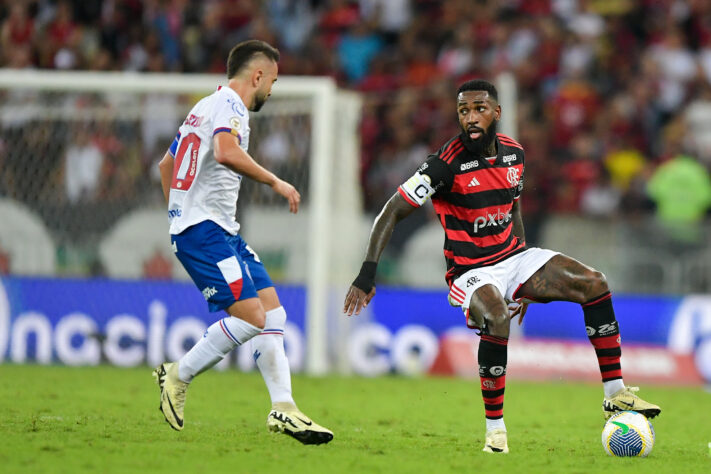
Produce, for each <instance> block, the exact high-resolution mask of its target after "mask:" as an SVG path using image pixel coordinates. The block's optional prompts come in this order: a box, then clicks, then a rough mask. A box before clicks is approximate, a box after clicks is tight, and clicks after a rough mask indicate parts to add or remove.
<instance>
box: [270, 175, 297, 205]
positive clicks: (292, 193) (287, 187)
mask: <svg viewBox="0 0 711 474" xmlns="http://www.w3.org/2000/svg"><path fill="white" fill-rule="evenodd" d="M272 189H273V190H274V192H275V193H277V194H280V195H281V196H283V197H285V198H286V200H287V201H289V212H291V213H293V214H296V213H297V212H299V203H300V202H301V194H299V191H297V190H296V188H295V187H294V186H292V185H291V184H289V183H287V182H286V181H283V180H281V179H277V180H276V181H275V182H274V184H272Z"/></svg>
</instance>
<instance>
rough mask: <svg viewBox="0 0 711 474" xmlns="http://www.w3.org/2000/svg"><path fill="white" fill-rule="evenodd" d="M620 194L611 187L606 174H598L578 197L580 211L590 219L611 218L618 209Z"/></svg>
mask: <svg viewBox="0 0 711 474" xmlns="http://www.w3.org/2000/svg"><path fill="white" fill-rule="evenodd" d="M621 199H622V193H620V190H619V189H617V188H616V187H615V186H613V185H612V181H610V177H609V175H608V174H607V173H599V174H598V176H597V179H596V180H595V181H594V182H592V183H590V184H589V185H588V187H587V188H585V190H584V191H583V193H582V195H581V197H580V210H581V211H582V212H583V214H585V215H588V216H591V217H599V218H609V217H613V216H614V215H615V214H616V213H617V210H618V209H619V208H620V201H621Z"/></svg>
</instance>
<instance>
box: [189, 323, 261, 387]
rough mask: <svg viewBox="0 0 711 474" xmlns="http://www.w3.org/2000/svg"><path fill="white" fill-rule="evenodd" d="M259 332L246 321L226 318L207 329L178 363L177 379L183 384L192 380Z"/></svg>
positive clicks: (259, 330)
mask: <svg viewBox="0 0 711 474" xmlns="http://www.w3.org/2000/svg"><path fill="white" fill-rule="evenodd" d="M260 332H261V329H259V328H258V327H255V326H252V325H251V324H249V323H248V322H247V321H243V320H242V319H239V318H235V317H232V316H227V317H226V318H222V319H220V320H219V321H217V322H216V323H215V324H213V325H212V326H210V327H209V328H207V331H205V334H203V336H202V339H200V340H199V341H198V342H197V343H196V344H195V345H194V346H193V347H192V349H190V350H189V351H188V353H187V354H185V355H184V356H183V357H182V358H181V359H180V361H179V363H178V378H180V380H182V381H183V382H190V381H192V379H193V378H194V377H195V376H196V375H198V374H200V373H202V372H204V371H206V370H207V369H209V368H210V367H212V366H213V365H215V364H217V363H218V362H219V361H221V360H222V359H223V358H224V357H225V356H226V355H227V354H229V353H230V351H231V350H232V349H234V348H235V347H236V346H237V345H240V344H243V343H244V342H246V341H248V340H250V339H251V338H252V337H254V336H256V335H257V334H259V333H260Z"/></svg>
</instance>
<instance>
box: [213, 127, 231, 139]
mask: <svg viewBox="0 0 711 474" xmlns="http://www.w3.org/2000/svg"><path fill="white" fill-rule="evenodd" d="M220 132H228V133H232V129H231V128H228V127H220V128H216V129H215V131H214V132H212V136H213V137H214V136H215V135H217V134H218V133H220Z"/></svg>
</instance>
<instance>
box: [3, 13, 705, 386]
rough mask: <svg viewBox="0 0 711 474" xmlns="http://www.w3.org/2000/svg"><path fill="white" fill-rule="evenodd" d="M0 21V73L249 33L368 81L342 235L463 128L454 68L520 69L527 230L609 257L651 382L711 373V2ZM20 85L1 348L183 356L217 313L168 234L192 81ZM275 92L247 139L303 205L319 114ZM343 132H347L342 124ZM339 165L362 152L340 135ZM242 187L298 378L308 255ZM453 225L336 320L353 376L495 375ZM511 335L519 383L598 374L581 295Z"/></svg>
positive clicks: (508, 108)
mask: <svg viewBox="0 0 711 474" xmlns="http://www.w3.org/2000/svg"><path fill="white" fill-rule="evenodd" d="M0 18H2V26H1V27H0V42H1V43H0V44H1V49H0V65H1V66H2V67H3V68H4V69H5V70H12V71H19V70H23V71H24V72H27V71H34V74H35V75H36V76H37V77H40V78H41V77H48V78H51V76H49V75H47V76H42V75H43V73H45V72H48V70H71V71H125V72H126V73H129V72H130V73H139V72H140V73H146V74H149V73H166V72H169V73H185V75H187V74H190V73H204V72H209V73H217V74H221V73H223V72H224V58H225V57H226V54H227V52H228V51H229V49H230V48H231V46H232V45H234V44H235V43H236V42H238V41H240V40H243V39H247V38H259V39H264V40H266V41H269V42H270V43H272V44H274V45H276V46H277V47H278V48H279V49H280V50H281V52H282V60H281V62H280V74H281V75H282V76H289V77H290V78H297V80H298V77H306V76H330V77H332V78H333V79H334V80H335V81H336V83H337V84H338V86H339V88H340V89H341V90H347V91H352V92H355V93H357V94H358V97H359V100H360V103H361V104H362V105H361V107H360V109H359V114H360V120H359V122H358V125H357V130H356V132H355V133H354V134H353V135H354V136H353V137H351V140H352V139H353V138H355V139H357V142H358V146H359V153H358V155H359V156H358V167H357V176H356V177H357V183H358V184H359V185H358V187H357V193H356V194H357V198H358V199H357V200H356V204H352V205H351V207H350V208H346V209H345V210H342V214H341V218H346V217H347V218H348V219H350V220H352V221H354V222H356V224H355V230H354V231H353V235H350V236H348V237H347V238H348V244H347V245H346V242H345V241H344V242H342V244H343V246H344V248H345V247H346V246H348V247H355V248H358V249H359V251H362V248H363V239H364V237H365V235H367V231H368V228H369V225H370V223H371V222H372V219H373V216H374V213H375V212H377V210H378V209H379V208H380V206H382V204H383V203H384V202H385V201H386V200H387V199H388V197H389V196H390V195H391V194H392V192H393V191H394V190H395V187H396V186H397V185H399V184H400V183H401V182H403V181H404V180H405V179H406V178H407V177H408V176H409V175H411V174H412V172H413V171H414V169H415V168H416V167H417V166H418V164H419V163H420V162H421V161H422V160H423V159H424V158H425V156H426V154H427V153H428V151H430V150H433V149H436V148H437V147H438V146H439V145H440V144H441V142H442V141H443V140H445V139H446V138H447V137H449V136H451V135H452V134H453V133H456V130H457V123H456V120H455V116H454V110H453V109H454V107H453V91H454V90H455V89H456V86H457V84H458V83H460V82H462V81H464V80H466V79H468V78H472V77H489V78H497V77H501V75H502V74H508V75H509V77H513V78H514V79H515V84H516V92H517V100H516V101H515V102H514V103H508V104H507V103H505V102H504V104H503V108H504V114H511V115H513V116H515V118H516V123H515V124H514V125H515V130H516V133H515V138H516V139H517V140H518V141H520V142H521V143H522V144H523V146H524V148H525V149H526V158H527V171H526V188H525V191H524V197H523V201H522V205H523V215H524V219H525V223H526V230H527V240H528V242H529V244H532V245H539V246H543V247H550V248H554V249H557V250H561V251H563V252H565V253H567V254H569V255H572V256H574V257H577V258H579V259H581V260H582V261H584V262H586V263H589V264H590V265H593V266H595V267H597V268H598V269H600V270H602V271H603V272H605V273H606V275H607V276H608V279H609V280H610V281H611V284H612V287H613V291H614V292H615V293H616V295H617V296H616V302H617V308H618V313H619V318H620V322H621V325H622V331H623V337H624V338H625V341H626V342H628V343H631V344H627V345H626V346H625V356H624V357H625V359H623V364H626V365H625V366H626V368H629V371H630V372H631V373H632V374H633V376H634V379H635V381H639V380H641V381H659V382H666V383H676V382H684V383H693V384H699V383H701V382H702V381H703V380H704V379H705V380H706V381H707V382H708V381H711V297H710V296H709V295H708V292H709V290H710V289H711V249H709V246H708V245H707V242H708V235H709V223H708V214H709V209H710V208H711V184H710V182H709V181H710V180H709V167H710V166H711V5H709V4H708V2H704V1H700V0H698V1H663V0H661V1H602V0H600V1H582V0H581V1H575V0H567V1H566V0H557V1H543V0H541V1H514V0H511V1H505V2H494V1H467V0H452V1H447V2H436V1H425V0H397V1H395V0H390V1H384V0H383V1H378V0H361V1H346V0H331V1H327V0H323V1H318V0H312V1H295V0H292V1H290V0H272V1H269V0H265V1H262V2H260V1H249V0H240V1H205V2H198V1H187V0H183V1H144V2H141V1H131V0H126V1H120V0H115V1H74V2H71V1H70V2H52V1H12V2H11V1H5V2H3V3H2V9H1V10H0ZM30 73H31V72H30ZM127 77H129V76H127ZM130 77H134V78H135V77H136V76H130ZM47 81H48V83H50V84H48V85H49V86H51V79H48V80H47ZM19 86H20V85H19V84H18V87H17V88H13V87H12V86H11V85H10V86H4V89H3V90H2V91H0V98H1V100H0V169H2V172H1V173H0V219H2V222H3V225H2V227H1V228H0V271H1V272H2V274H3V276H2V279H1V280H0V281H1V282H2V288H1V289H2V290H3V291H2V292H1V293H0V360H9V361H13V362H28V361H35V362H39V363H52V362H60V363H64V364H70V365H82V364H89V365H94V364H98V363H101V362H109V363H112V364H115V365H121V366H132V365H140V364H146V363H150V364H153V363H156V362H157V361H160V360H162V358H163V357H168V358H177V357H179V355H180V354H181V353H182V351H184V350H185V348H186V347H189V345H190V342H191V340H194V338H195V337H199V335H201V334H202V331H203V330H204V327H205V324H207V323H209V322H210V320H211V317H212V316H211V315H209V314H208V313H207V312H206V310H205V308H204V302H203V301H202V299H201V296H200V294H199V292H197V291H194V288H192V285H191V284H189V283H185V282H184V281H183V280H184V275H183V274H182V273H181V270H180V268H178V265H177V262H176V261H175V260H174V259H173V258H172V256H171V255H170V252H169V250H168V251H166V250H165V249H169V248H168V247H167V239H166V240H165V246H163V247H161V246H156V244H154V240H153V236H154V235H156V234H158V235H163V232H164V231H166V232H167V229H166V228H167V222H166V221H167V220H165V216H164V215H162V214H161V211H160V210H159V209H160V206H162V196H161V193H160V186H159V181H158V175H157V168H156V163H157V160H158V159H159V158H160V157H161V156H162V154H163V152H164V150H165V149H166V148H167V146H168V145H169V143H170V141H171V139H172V137H173V136H174V134H175V129H176V128H177V126H178V124H179V122H180V121H181V120H182V118H183V117H184V115H185V112H186V111H187V110H188V108H189V107H190V105H191V104H192V103H193V102H194V100H195V95H191V94H182V95H181V94H172V95H170V94H160V93H144V94H135V96H134V97H130V98H128V99H127V98H126V96H125V95H124V96H121V95H119V96H118V99H117V97H116V95H113V94H102V93H76V92H74V93H58V92H56V91H55V92H51V91H50V92H48V91H43V92H34V93H27V92H23V91H22V90H20V89H21V87H19ZM278 87H279V84H277V86H276V88H275V97H274V99H273V100H272V101H270V104H268V105H271V106H272V109H268V108H266V107H265V114H264V115H263V116H260V114H255V115H254V116H253V119H252V131H253V137H252V143H253V147H252V149H251V150H250V151H251V152H252V153H253V155H254V156H255V157H256V158H257V159H258V160H260V161H261V162H263V163H265V164H266V166H267V167H271V168H273V169H274V170H275V171H277V172H278V173H280V174H281V175H282V176H283V177H285V178H286V179H288V180H292V181H293V182H295V184H297V186H298V187H299V189H301V190H302V191H303V193H304V194H305V196H306V203H305V204H306V207H308V206H309V204H310V203H309V201H308V196H309V189H308V187H309V183H310V181H309V175H310V174H311V171H312V170H311V168H310V162H309V159H310V158H309V156H310V151H311V147H312V146H311V144H310V142H309V141H308V139H306V137H308V136H309V132H310V127H311V123H310V119H309V117H308V114H307V113H305V112H303V107H302V108H300V106H299V105H298V104H296V105H294V104H293V103H287V104H286V105H278V104H279V102H278V101H277V100H276V99H278ZM15 89H18V90H15ZM116 109H120V110H121V111H123V112H122V113H123V114H124V115H120V114H119V115H116V114H115V113H109V112H110V111H112V110H116ZM268 110H272V112H268V113H267V111H268ZM333 127H334V130H335V131H334V135H335V134H336V133H337V131H338V128H339V121H338V119H336V120H335V121H334V124H333ZM342 140H345V139H344V138H342V137H340V138H338V139H337V141H338V143H341V142H342ZM332 159H333V162H334V164H337V163H339V160H341V159H342V157H341V156H340V155H339V153H336V152H335V150H334V154H333V157H332ZM338 178H339V177H336V179H338ZM337 184H339V183H338V181H336V185H334V188H335V189H336V190H338V189H339V186H338V185H337ZM344 188H345V186H344ZM334 199H338V196H334ZM240 204H241V206H240V211H239V212H240V213H241V214H240V215H241V216H242V217H240V219H241V220H243V222H247V221H248V222H249V225H245V233H246V235H247V236H248V239H249V241H250V243H251V245H252V246H253V247H254V248H255V249H256V250H257V251H258V252H259V253H260V254H261V256H262V257H263V259H264V261H265V262H266V264H267V266H268V267H269V269H270V271H271V272H272V274H273V275H274V276H275V279H276V280H277V282H278V283H279V285H280V291H282V294H283V295H284V297H283V299H284V301H285V306H287V310H288V311H289V314H290V324H291V325H290V327H289V329H288V330H287V332H288V335H287V338H286V342H287V348H288V352H289V356H290V361H291V363H292V365H293V367H294V369H295V370H296V371H299V370H302V369H304V368H305V364H304V360H305V359H306V357H305V354H306V353H308V346H307V344H306V341H307V338H306V335H305V333H306V332H307V329H308V323H307V319H308V317H307V313H308V312H307V311H306V303H305V300H306V299H307V290H306V287H305V280H306V276H305V268H306V267H307V266H308V262H309V260H308V257H309V256H308V255H306V258H305V259H304V258H303V257H304V254H305V252H303V251H301V250H300V247H299V246H300V245H302V244H303V242H297V243H296V244H294V242H293V240H294V239H293V236H292V235H287V232H285V230H284V227H285V226H292V225H293V222H294V221H291V222H292V224H290V223H289V221H285V220H284V217H283V215H282V214H279V213H280V212H282V211H283V209H281V210H280V203H279V202H278V201H277V200H275V199H274V198H273V197H271V196H270V195H269V194H268V193H266V192H265V190H263V189H259V188H258V187H254V186H253V187H246V189H245V190H244V191H243V193H242V196H241V200H240ZM242 205H243V206H242ZM242 207H244V209H242ZM156 209H158V210H157V211H156ZM250 209H251V211H250ZM144 213H148V214H144ZM136 216H138V217H142V219H138V218H136V219H134V220H131V219H130V218H131V217H134V218H135V217H136ZM127 221H128V222H129V223H128V224H127ZM119 225H122V226H123V227H120V226H119ZM438 227H439V225H438V224H437V223H436V221H434V220H433V213H432V212H431V210H430V211H429V212H419V213H416V214H415V215H413V216H412V217H411V218H410V219H408V220H407V221H405V222H403V223H402V225H401V226H400V227H399V228H398V229H397V231H396V234H395V235H394V237H393V240H392V242H391V244H390V245H389V247H388V250H387V253H386V255H385V256H384V260H383V262H382V264H381V265H380V268H379V283H380V285H381V289H380V292H379V295H378V297H377V298H376V300H374V303H373V305H372V306H371V308H369V312H368V314H366V315H364V317H363V318H360V319H359V320H358V321H357V322H355V323H353V325H352V327H351V325H350V323H349V324H348V325H346V326H345V327H344V325H343V324H342V323H341V322H340V321H341V320H342V319H343V317H342V315H341V314H340V312H339V311H338V310H337V305H332V307H331V310H330V311H329V314H328V318H329V319H328V321H327V324H328V326H329V327H328V330H329V334H335V336H334V338H333V339H334V340H338V341H345V343H346V344H347V349H346V350H343V346H342V345H340V344H335V345H332V347H330V348H329V351H328V357H329V359H330V360H329V361H328V365H329V366H330V367H331V368H332V369H338V370H341V371H344V372H349V371H354V372H356V373H359V374H365V375H378V374H385V373H391V372H397V373H404V374H419V373H422V372H436V373H448V374H459V375H463V376H472V375H475V374H473V372H471V371H472V370H473V367H474V365H473V359H471V357H472V354H473V352H472V351H471V347H472V344H475V343H476V340H475V338H474V337H473V336H472V335H471V333H464V334H462V330H461V327H462V324H461V323H462V321H461V317H460V315H459V314H458V313H457V312H456V311H454V310H452V309H450V308H449V307H447V305H446V300H445V292H444V282H443V280H442V274H443V259H442V257H441V238H442V237H441V230H439V229H438ZM324 232H329V230H324ZM126 235H128V236H130V237H132V238H131V239H129V240H121V236H124V237H125V236H126ZM148 236H151V238H148ZM127 242H128V243H127ZM142 243H143V245H142ZM289 244H292V245H289ZM112 249H113V250H116V249H123V250H124V252H123V253H120V257H117V255H118V253H117V252H115V251H113V250H112ZM126 250H128V251H126ZM131 257H133V258H131ZM297 257H298V258H300V260H297ZM349 263H351V262H350V260H349ZM334 265H335V263H334ZM355 271H357V261H356V262H355V263H353V265H352V267H348V269H347V271H345V272H344V273H338V274H337V275H332V276H333V277H334V278H335V279H336V280H337V281H334V286H335V288H336V289H338V288H342V287H343V286H344V285H345V286H347V284H348V282H349V281H350V279H351V278H352V276H353V275H352V274H354V273H355ZM336 293H337V292H336ZM341 296H342V294H337V295H336V296H335V298H336V299H337V298H339V297H341ZM514 337H517V338H520V339H521V340H520V341H519V342H518V343H517V344H518V345H517V347H519V348H520V349H519V350H520V351H519V353H518V355H512V370H511V373H512V376H516V375H517V374H518V375H519V376H529V377H537V378H548V377H550V376H551V374H557V375H560V374H563V375H566V376H569V377H572V378H584V379H590V380H595V379H596V377H597V376H596V375H595V372H596V367H595V359H594V353H593V351H591V350H590V349H589V347H588V346H587V343H586V341H584V339H585V332H584V330H583V324H582V318H581V317H580V314H579V309H577V308H575V307H574V306H573V305H565V304H552V305H545V306H543V305H540V306H536V307H533V308H532V309H531V311H530V313H529V315H528V316H527V318H526V322H525V324H524V326H523V328H521V329H520V330H518V332H516V334H515V336H514ZM334 346H335V347H334ZM514 346H516V344H512V349H513V348H514ZM543 349H545V350H547V351H548V352H546V356H545V357H539V358H536V357H535V355H536V354H541V351H542V350H543ZM583 352H584V353H583ZM578 353H580V356H579V357H578V355H577V354H578ZM343 354H345V356H344V355H343ZM551 361H552V362H551ZM546 364H549V365H546ZM230 365H233V366H238V367H240V368H241V369H243V370H247V369H249V368H250V367H251V365H250V360H249V357H248V356H247V354H239V353H238V354H236V355H235V356H234V358H233V359H231V360H228V361H226V362H225V363H224V364H223V366H222V367H223V368H224V367H226V366H230Z"/></svg>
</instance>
